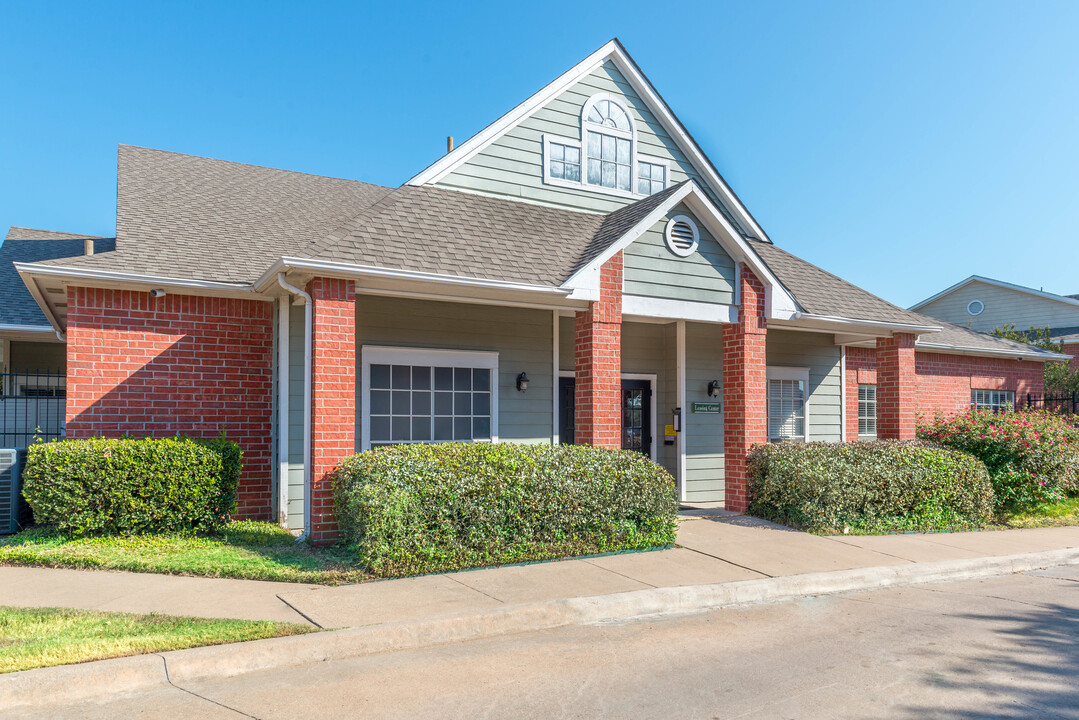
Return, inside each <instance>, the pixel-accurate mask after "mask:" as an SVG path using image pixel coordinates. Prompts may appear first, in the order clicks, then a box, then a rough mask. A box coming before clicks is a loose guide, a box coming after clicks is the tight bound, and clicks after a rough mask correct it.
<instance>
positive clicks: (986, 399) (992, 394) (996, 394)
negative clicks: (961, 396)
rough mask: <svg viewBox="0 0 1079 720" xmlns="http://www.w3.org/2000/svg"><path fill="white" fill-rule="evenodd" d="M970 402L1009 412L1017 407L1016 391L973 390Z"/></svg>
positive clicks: (978, 406)
mask: <svg viewBox="0 0 1079 720" xmlns="http://www.w3.org/2000/svg"><path fill="white" fill-rule="evenodd" d="M970 404H971V405H973V406H974V407H976V408H982V409H986V410H992V411H993V412H1007V411H1009V410H1014V409H1015V393H1014V392H1012V391H1011V390H971V391H970Z"/></svg>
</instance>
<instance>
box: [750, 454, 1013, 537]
mask: <svg viewBox="0 0 1079 720" xmlns="http://www.w3.org/2000/svg"><path fill="white" fill-rule="evenodd" d="M748 473H749V479H750V490H751V493H752V496H753V503H752V506H751V507H750V513H752V514H754V515H757V516H758V517H763V518H765V519H767V520H773V521H775V522H779V523H782V524H784V525H790V526H792V527H797V528H802V529H805V530H809V531H811V532H820V533H835V532H846V531H848V530H855V531H863V532H887V531H895V530H905V531H910V530H945V529H956V528H963V527H975V526H979V525H983V524H984V523H986V522H987V521H988V520H989V519H990V517H991V515H992V511H993V488H992V486H991V485H990V482H989V474H988V472H986V469H985V465H983V464H982V463H981V461H979V460H978V459H977V458H974V457H971V456H970V455H967V454H965V453H962V452H958V451H956V450H950V449H947V448H942V447H939V446H935V445H930V444H928V443H922V442H917V441H914V442H909V441H908V442H892V441H862V442H854V443H782V444H777V445H761V446H758V447H756V448H754V449H753V451H752V452H751V453H750V455H749V465H748Z"/></svg>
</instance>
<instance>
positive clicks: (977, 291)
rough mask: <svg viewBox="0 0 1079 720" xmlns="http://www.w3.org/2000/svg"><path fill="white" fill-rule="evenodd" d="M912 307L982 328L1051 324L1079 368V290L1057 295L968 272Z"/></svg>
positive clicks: (1053, 334) (1051, 330)
mask: <svg viewBox="0 0 1079 720" xmlns="http://www.w3.org/2000/svg"><path fill="white" fill-rule="evenodd" d="M911 310H916V311H917V312H920V313H922V314H923V315H928V316H930V317H934V318H937V319H940V320H946V321H948V322H951V323H955V324H957V325H963V326H966V327H969V328H970V329H972V330H979V331H981V332H986V333H988V332H993V330H995V329H996V328H1000V327H1004V326H1005V325H1014V326H1015V329H1016V330H1021V331H1026V330H1029V329H1031V328H1038V329H1040V328H1046V327H1047V328H1049V336H1050V338H1051V339H1052V340H1053V341H1054V342H1059V343H1060V344H1061V346H1062V347H1063V349H1064V354H1065V355H1071V356H1072V361H1071V365H1072V367H1073V368H1076V369H1079V294H1075V295H1057V294H1054V293H1050V292H1045V291H1044V290H1035V289H1034V288H1030V287H1024V286H1022V285H1016V284H1014V283H1010V282H1004V281H1003V280H994V279H993V278H988V277H983V276H981V275H971V276H970V277H968V278H967V279H966V280H961V281H959V282H957V283H956V284H955V285H952V286H951V287H949V288H946V289H945V290H941V291H940V292H939V293H936V294H935V295H932V296H930V297H927V298H926V299H925V300H922V301H921V302H919V303H917V304H915V305H914V306H912V307H911Z"/></svg>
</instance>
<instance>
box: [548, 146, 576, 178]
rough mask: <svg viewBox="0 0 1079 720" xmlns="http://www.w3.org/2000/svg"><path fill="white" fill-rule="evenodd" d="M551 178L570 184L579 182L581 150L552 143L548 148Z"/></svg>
mask: <svg viewBox="0 0 1079 720" xmlns="http://www.w3.org/2000/svg"><path fill="white" fill-rule="evenodd" d="M548 149H549V154H550V159H549V160H548V171H549V172H550V174H551V177H553V178H558V179H559V180H569V181H572V182H580V181H581V148H579V147H575V146H573V145H563V144H562V143H557V142H552V143H550V145H549V146H548Z"/></svg>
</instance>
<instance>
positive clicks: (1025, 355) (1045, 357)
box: [914, 342, 1072, 362]
mask: <svg viewBox="0 0 1079 720" xmlns="http://www.w3.org/2000/svg"><path fill="white" fill-rule="evenodd" d="M914 349H915V350H929V351H936V352H942V353H951V354H957V355H984V356H986V357H1010V358H1016V359H1019V360H1022V359H1027V360H1040V361H1043V362H1050V361H1053V362H1057V361H1063V360H1071V358H1072V356H1071V355H1062V354H1061V353H1055V352H1049V351H1048V350H1047V351H1045V352H1040V353H1039V352H1023V351H1021V350H993V349H992V348H978V347H965V346H962V345H944V344H942V343H923V342H919V343H916V344H915V345H914Z"/></svg>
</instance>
